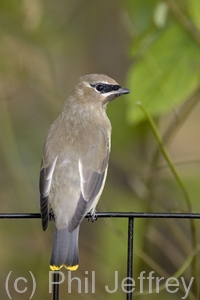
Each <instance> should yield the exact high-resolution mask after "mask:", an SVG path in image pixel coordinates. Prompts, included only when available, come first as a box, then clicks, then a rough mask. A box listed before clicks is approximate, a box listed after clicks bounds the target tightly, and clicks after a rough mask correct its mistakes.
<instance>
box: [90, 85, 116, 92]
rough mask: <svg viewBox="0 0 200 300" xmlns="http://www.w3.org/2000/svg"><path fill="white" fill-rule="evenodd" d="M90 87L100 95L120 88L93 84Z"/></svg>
mask: <svg viewBox="0 0 200 300" xmlns="http://www.w3.org/2000/svg"><path fill="white" fill-rule="evenodd" d="M90 85H91V87H93V88H95V89H96V90H97V91H98V92H99V93H101V94H105V93H109V92H112V91H118V90H119V89H120V88H121V86H120V85H118V84H107V83H95V84H90Z"/></svg>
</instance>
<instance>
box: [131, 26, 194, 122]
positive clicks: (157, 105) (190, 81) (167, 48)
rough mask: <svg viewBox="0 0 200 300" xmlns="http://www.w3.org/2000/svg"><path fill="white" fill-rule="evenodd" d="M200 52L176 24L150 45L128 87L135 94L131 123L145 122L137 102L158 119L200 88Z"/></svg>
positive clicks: (191, 39) (135, 69)
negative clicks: (199, 86) (157, 116)
mask: <svg viewBox="0 0 200 300" xmlns="http://www.w3.org/2000/svg"><path fill="white" fill-rule="evenodd" d="M141 42H142V41H141ZM139 48H140V47H138V49H139ZM199 50H200V49H199V45H198V44H197V43H196V42H195V40H193V38H192V37H191V36H190V35H189V34H188V33H187V32H185V31H184V29H183V28H181V27H180V26H178V25H176V24H171V25H170V26H169V27H167V28H166V29H165V30H163V32H162V34H160V35H158V37H157V39H156V40H154V42H153V43H151V44H149V47H148V48H147V49H145V51H144V52H143V55H142V57H140V59H139V60H138V61H137V62H136V63H135V65H133V66H132V67H131V69H130V72H129V75H128V85H127V86H128V87H129V88H130V90H131V94H130V95H129V96H128V97H127V98H128V100H127V102H128V108H129V109H128V120H129V121H130V122H131V123H137V122H139V121H141V120H142V119H144V115H143V114H142V113H141V111H140V110H139V109H138V108H137V107H136V105H135V103H136V102H137V101H140V102H141V103H142V104H143V106H144V107H145V108H146V110H147V111H148V112H149V113H150V114H152V115H158V114H162V113H166V112H168V111H169V110H171V109H172V108H173V107H174V106H177V105H178V104H180V103H181V102H183V101H184V100H185V99H186V98H187V97H188V96H189V95H190V94H191V93H192V92H193V91H194V90H195V89H196V88H197V86H198V85H199V75H200V54H199V53H200V52H199ZM138 56H139V55H138Z"/></svg>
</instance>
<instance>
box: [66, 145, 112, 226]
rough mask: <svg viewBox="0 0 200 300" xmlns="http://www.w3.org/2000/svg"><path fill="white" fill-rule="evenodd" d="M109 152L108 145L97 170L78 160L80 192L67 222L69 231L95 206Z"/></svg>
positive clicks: (102, 185) (100, 190) (103, 180)
mask: <svg viewBox="0 0 200 300" xmlns="http://www.w3.org/2000/svg"><path fill="white" fill-rule="evenodd" d="M109 153H110V149H109V147H108V148H107V153H106V157H105V158H104V159H103V160H102V163H101V164H100V167H99V169H98V170H92V169H89V168H87V167H86V166H85V164H84V163H83V162H82V161H81V160H79V173H80V182H81V194H80V198H79V201H78V204H77V207H76V211H75V213H74V215H73V217H72V219H71V221H70V223H69V230H70V231H73V230H74V229H75V228H76V227H77V226H78V225H79V223H80V222H81V221H82V219H83V218H84V216H85V215H86V213H87V212H88V211H89V210H91V209H92V208H95V206H96V204H97V202H98V199H99V197H100V195H101V193H102V190H103V187H104V183H105V179H106V174H107V169H108V159H109ZM93 206H94V207H93Z"/></svg>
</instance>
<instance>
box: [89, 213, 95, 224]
mask: <svg viewBox="0 0 200 300" xmlns="http://www.w3.org/2000/svg"><path fill="white" fill-rule="evenodd" d="M89 220H91V221H92V222H95V221H96V220H97V214H96V212H92V213H90V215H89V218H88V221H89Z"/></svg>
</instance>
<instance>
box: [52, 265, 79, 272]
mask: <svg viewBox="0 0 200 300" xmlns="http://www.w3.org/2000/svg"><path fill="white" fill-rule="evenodd" d="M62 267H65V268H66V269H67V270H69V271H76V270H77V269H78V265H75V266H65V265H61V266H55V265H50V269H51V271H59V270H60V269H62Z"/></svg>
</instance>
